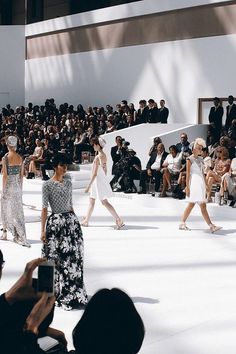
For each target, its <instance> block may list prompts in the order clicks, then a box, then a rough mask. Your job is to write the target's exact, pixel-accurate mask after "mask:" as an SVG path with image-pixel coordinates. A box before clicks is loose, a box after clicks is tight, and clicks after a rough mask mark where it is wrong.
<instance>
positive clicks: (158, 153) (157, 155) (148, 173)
mask: <svg viewBox="0 0 236 354" xmlns="http://www.w3.org/2000/svg"><path fill="white" fill-rule="evenodd" d="M167 155H168V154H167V152H166V151H165V146H164V144H162V143H160V144H158V145H157V147H156V149H155V150H153V151H152V153H151V156H150V158H149V160H148V163H147V166H146V170H143V171H142V172H141V175H140V191H139V192H138V193H139V194H142V193H144V194H145V193H146V182H147V180H148V179H150V178H151V177H153V178H154V179H155V191H156V192H158V191H159V188H160V184H161V179H162V173H161V169H162V165H163V162H164V161H165V159H166V156H167Z"/></svg>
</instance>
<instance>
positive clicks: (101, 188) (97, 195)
mask: <svg viewBox="0 0 236 354" xmlns="http://www.w3.org/2000/svg"><path fill="white" fill-rule="evenodd" d="M95 163H96V158H95V159H94V161H93V167H92V171H93V169H94V168H95ZM111 197H113V192H112V189H111V186H110V183H109V181H108V178H107V175H106V174H105V171H104V169H103V167H102V166H101V161H100V160H99V165H98V171H97V176H96V178H95V180H94V181H93V184H92V186H91V190H90V198H93V199H100V200H104V199H107V198H111Z"/></svg>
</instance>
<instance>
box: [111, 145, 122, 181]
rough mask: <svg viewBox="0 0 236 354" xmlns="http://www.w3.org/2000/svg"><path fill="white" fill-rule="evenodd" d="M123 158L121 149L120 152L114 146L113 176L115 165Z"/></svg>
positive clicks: (112, 154) (112, 153)
mask: <svg viewBox="0 0 236 354" xmlns="http://www.w3.org/2000/svg"><path fill="white" fill-rule="evenodd" d="M121 157H122V151H121V149H120V150H118V146H117V145H116V146H113V147H112V148H111V158H112V161H113V165H112V171H111V174H112V175H114V174H115V173H114V169H115V164H116V163H117V162H118V161H120V159H121Z"/></svg>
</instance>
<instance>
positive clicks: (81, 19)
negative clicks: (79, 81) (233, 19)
mask: <svg viewBox="0 0 236 354" xmlns="http://www.w3.org/2000/svg"><path fill="white" fill-rule="evenodd" d="M226 1H228V0H143V1H137V2H136V1H135V2H132V3H128V4H123V5H117V6H112V7H107V8H104V9H99V10H94V11H89V12H83V13H81V14H75V15H71V16H64V17H59V18H54V19H52V20H47V21H42V22H37V23H32V24H30V25H27V26H26V36H33V35H37V34H39V33H46V32H51V31H58V30H62V29H65V28H71V27H78V26H85V25H90V24H93V23H101V22H106V21H113V20H117V19H118V20H120V19H122V18H128V17H134V16H140V15H147V14H153V13H158V12H164V11H170V10H176V9H182V8H187V7H192V6H198V5H207V4H212V3H218V2H226Z"/></svg>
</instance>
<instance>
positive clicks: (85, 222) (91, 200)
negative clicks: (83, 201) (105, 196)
mask: <svg viewBox="0 0 236 354" xmlns="http://www.w3.org/2000/svg"><path fill="white" fill-rule="evenodd" d="M94 205H95V199H94V198H89V205H88V211H87V214H86V216H85V218H84V220H83V221H82V223H81V225H82V226H88V223H89V220H90V217H91V215H92V213H93V209H94Z"/></svg>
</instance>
